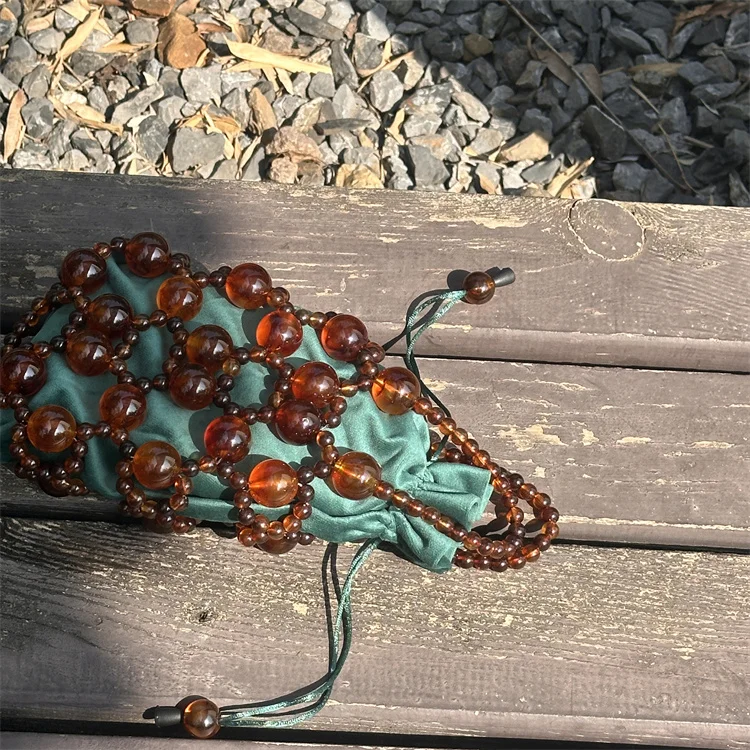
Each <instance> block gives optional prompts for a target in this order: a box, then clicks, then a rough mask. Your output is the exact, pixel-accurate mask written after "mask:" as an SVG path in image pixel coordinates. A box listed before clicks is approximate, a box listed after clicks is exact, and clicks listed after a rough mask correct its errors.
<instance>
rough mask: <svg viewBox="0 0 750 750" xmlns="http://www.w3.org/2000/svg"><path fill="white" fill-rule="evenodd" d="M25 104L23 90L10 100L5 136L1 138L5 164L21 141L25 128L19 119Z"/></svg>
mask: <svg viewBox="0 0 750 750" xmlns="http://www.w3.org/2000/svg"><path fill="white" fill-rule="evenodd" d="M24 104H26V94H24V93H23V89H17V90H16V93H15V94H13V98H12V99H11V100H10V106H9V107H8V116H7V119H6V121H5V135H4V137H3V158H4V159H5V161H6V162H7V161H8V160H9V159H10V157H11V156H13V154H14V153H15V151H16V149H17V148H18V147H19V146H20V145H21V142H22V141H23V134H24V131H25V127H24V124H23V118H22V117H21V107H23V105H24Z"/></svg>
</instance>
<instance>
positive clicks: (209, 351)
mask: <svg viewBox="0 0 750 750" xmlns="http://www.w3.org/2000/svg"><path fill="white" fill-rule="evenodd" d="M185 351H186V352H187V358H188V359H189V360H190V361H191V362H193V363H194V364H196V365H203V367H205V368H206V369H207V370H208V371H209V372H216V370H219V369H221V366H222V365H223V364H224V361H225V360H227V359H229V357H230V356H231V354H232V337H231V336H230V335H229V333H228V332H227V331H225V330H224V329H223V328H222V327H221V326H212V325H205V326H199V327H198V328H196V329H195V330H194V331H192V333H191V334H190V335H189V336H188V338H187V341H186V342H185Z"/></svg>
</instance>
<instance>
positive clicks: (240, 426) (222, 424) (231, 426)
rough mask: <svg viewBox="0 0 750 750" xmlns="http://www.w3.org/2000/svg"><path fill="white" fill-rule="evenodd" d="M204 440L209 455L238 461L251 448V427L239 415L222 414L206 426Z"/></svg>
mask: <svg viewBox="0 0 750 750" xmlns="http://www.w3.org/2000/svg"><path fill="white" fill-rule="evenodd" d="M203 442H204V443H205V444H206V452H207V453H208V455H209V456H214V458H221V459H225V460H227V461H231V462H232V463H237V461H239V460H241V459H243V458H244V457H245V456H246V455H247V454H248V452H249V450H250V428H249V427H248V426H247V425H246V424H245V423H244V422H243V421H242V420H241V419H240V418H239V417H232V416H228V415H222V416H220V417H216V419H214V420H213V421H212V422H210V423H209V425H208V427H206V431H205V432H204V434H203Z"/></svg>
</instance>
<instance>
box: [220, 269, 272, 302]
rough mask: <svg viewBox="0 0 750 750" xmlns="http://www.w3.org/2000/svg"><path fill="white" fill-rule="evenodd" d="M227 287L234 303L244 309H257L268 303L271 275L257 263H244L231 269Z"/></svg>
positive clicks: (230, 298)
mask: <svg viewBox="0 0 750 750" xmlns="http://www.w3.org/2000/svg"><path fill="white" fill-rule="evenodd" d="M225 289H226V291H227V297H229V301H230V302H231V303H232V304H233V305H236V306H237V307H241V308H243V309H244V310H257V309H258V308H259V307H262V306H263V305H265V303H266V295H267V294H268V292H269V291H270V290H271V277H270V276H269V275H268V272H267V271H266V269H265V268H261V266H259V265H257V264H256V263H242V264H240V265H239V266H236V267H235V268H233V269H232V270H231V271H230V273H229V275H228V276H227V281H226V285H225Z"/></svg>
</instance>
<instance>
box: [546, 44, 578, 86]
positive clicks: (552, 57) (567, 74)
mask: <svg viewBox="0 0 750 750" xmlns="http://www.w3.org/2000/svg"><path fill="white" fill-rule="evenodd" d="M536 56H537V58H538V59H539V60H541V62H543V63H544V64H545V65H546V66H547V68H548V69H549V71H550V72H551V73H552V75H553V76H555V77H556V78H559V79H560V80H561V81H562V82H563V83H564V84H565V85H566V86H570V84H571V83H573V80H574V79H575V76H574V75H573V63H574V62H575V57H574V56H573V53H572V52H561V53H560V56H559V57H558V56H557V55H556V54H555V53H554V52H553V51H552V50H549V49H543V50H539V51H538V52H537V53H536ZM560 57H562V58H563V59H562V60H561V59H560ZM563 60H564V61H565V62H563ZM566 63H567V65H566Z"/></svg>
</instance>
